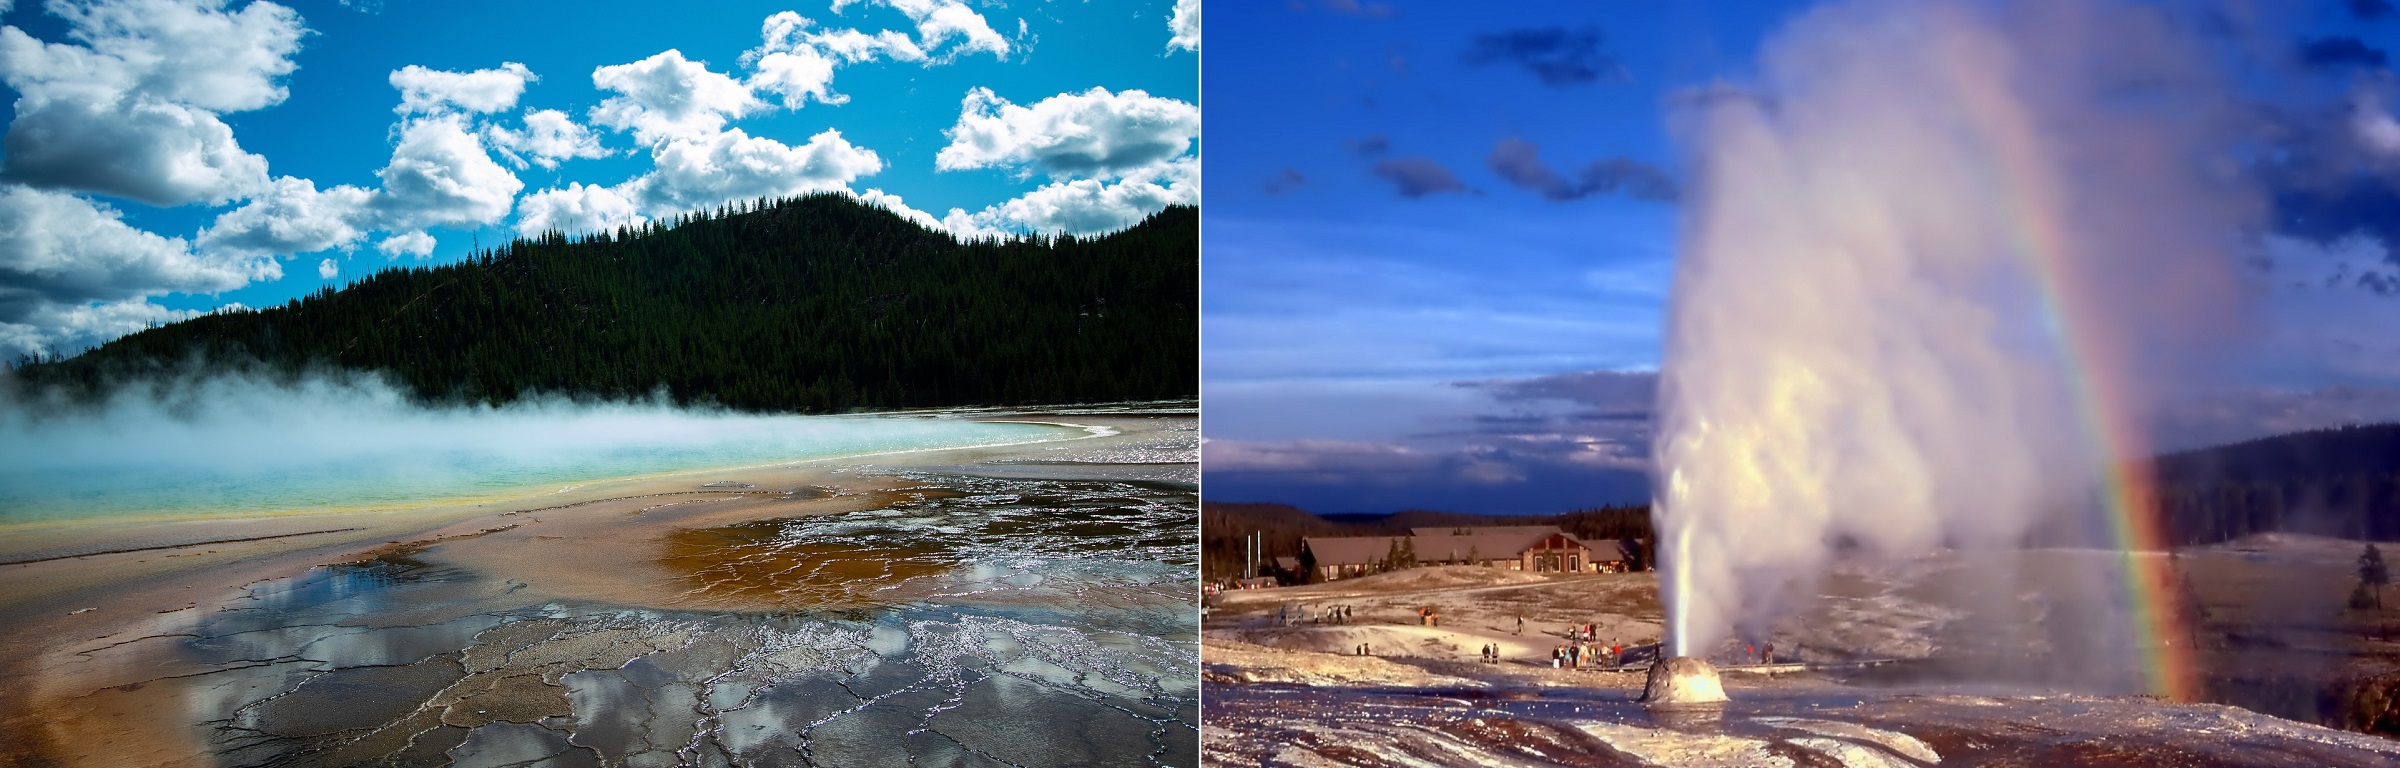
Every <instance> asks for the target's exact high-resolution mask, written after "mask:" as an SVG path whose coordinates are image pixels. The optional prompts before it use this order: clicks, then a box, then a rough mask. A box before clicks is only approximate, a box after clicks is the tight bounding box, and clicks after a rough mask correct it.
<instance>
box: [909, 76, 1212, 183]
mask: <svg viewBox="0 0 2400 768" xmlns="http://www.w3.org/2000/svg"><path fill="white" fill-rule="evenodd" d="M943 133H944V135H946V136H948V137H949V138H950V144H949V146H946V147H943V148H942V151H941V153H940V154H938V155H936V156H935V157H934V165H935V166H936V167H938V168H941V169H942V170H965V169H972V168H987V167H1010V168H1017V169H1021V170H1024V171H1029V172H1034V171H1038V172H1040V173H1044V174H1048V175H1049V176H1051V177H1052V178H1068V177H1101V178H1107V177H1117V176H1123V175H1127V174H1129V173H1133V172H1136V171H1140V170H1142V169H1146V168H1150V167H1152V166H1156V165H1158V164H1161V163H1164V162H1166V161H1168V160H1170V159H1173V158H1175V157H1178V156H1181V155H1184V154H1185V153H1188V152H1190V151H1191V148H1192V144H1193V142H1194V140H1196V139H1197V138H1198V137H1199V135H1200V108H1199V107H1197V106H1194V105H1192V104H1189V103H1185V102H1183V101H1178V100H1175V99H1168V98H1161V97H1156V96H1151V95H1150V94H1149V93H1147V92H1144V91H1139V90H1129V91H1125V92H1123V93H1110V92H1109V91H1108V89H1106V88H1093V89H1091V90H1089V91H1085V92H1083V93H1062V94H1059V95H1056V96H1052V97H1049V98H1046V99H1043V100H1041V101H1038V102H1034V103H1033V105H1032V106H1020V105H1017V104H1013V103H1010V102H1009V101H1008V100H1007V99H1004V98H1001V97H1000V96H999V94H996V93H993V92H992V91H991V89H989V88H976V89H974V90H971V91H968V92H967V96H966V98H965V100H964V102H963V103H962V104H961V105H960V108H959V115H958V123H957V124H956V125H954V126H952V127H951V128H950V129H948V130H947V131H944V132H943Z"/></svg>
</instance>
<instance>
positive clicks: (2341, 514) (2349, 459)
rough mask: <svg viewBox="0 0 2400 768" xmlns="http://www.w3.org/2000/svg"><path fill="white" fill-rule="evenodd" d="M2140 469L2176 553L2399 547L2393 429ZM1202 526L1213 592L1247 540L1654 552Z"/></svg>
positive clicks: (1597, 535) (1473, 518)
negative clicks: (2256, 539)
mask: <svg viewBox="0 0 2400 768" xmlns="http://www.w3.org/2000/svg"><path fill="white" fill-rule="evenodd" d="M2150 469H2151V471H2152V472H2153V473H2154V474H2153V476H2154V478H2155V479H2156V481H2157V484H2158V497H2159V504H2160V507H2161V512H2162V518H2163V519H2164V521H2165V531H2164V532H2165V534H2166V536H2167V538H2168V540H2169V541H2170V542H2171V543H2174V544H2180V545H2198V544H2213V543H2217V542H2222V541H2229V540H2233V539H2238V538H2241V537H2244V536H2249V535H2252V534H2257V533H2271V532H2284V533H2310V534H2320V535H2326V536H2338V537H2343V538H2353V539H2374V540H2381V541H2394V540H2400V424H2376V425H2369V426H2353V427H2341V428H2335V429H2324V430H2315V431H2309V432H2297V433H2293V434H2288V435H2278V436H2275V437H2268V438H2262V439H2258V440H2251V441H2248V442H2243V443H2235V444H2232V445H2224V446H2218V447H2214V448H2204V449H2199V450H2192V451H2183V452H2178V453H2171V454H2166V455H2163V456H2160V457H2158V458H2157V459H2156V460H2155V461H2154V462H2152V464H2151V467H2150ZM1200 514H1201V526H1202V527H1201V539H1202V550H1201V554H1202V568H1203V574H1204V575H1205V576H1206V577H1207V578H1209V579H1212V580H1214V579H1221V578H1227V577H1231V576H1232V575H1234V574H1236V573H1238V572H1240V571H1241V569H1242V537H1244V536H1247V535H1249V534H1251V533H1252V532H1258V533H1262V534H1264V538H1265V544H1266V556H1267V557H1269V558H1273V557H1278V556H1282V557H1296V556H1298V555H1299V552H1300V538H1301V537H1303V536H1389V535H1396V534H1401V533H1406V532H1407V531H1408V529H1410V528H1438V527H1443V526H1474V525H1557V526H1559V527H1560V528H1563V529H1565V530H1566V531H1567V532H1568V533H1570V534H1573V535H1574V536H1575V537H1576V538H1579V539H1584V540H1587V541H1613V540H1624V539H1634V540H1639V541H1644V542H1647V541H1650V540H1652V536H1651V531H1650V509H1649V507H1648V506H1646V505H1641V506H1624V507H1600V508H1595V509H1584V510H1576V511H1573V512H1566V513H1562V514H1557V515H1532V516H1516V517H1499V516H1484V515H1472V514H1461V513H1456V512H1433V511H1426V510H1410V511H1405V512H1394V513H1389V514H1373V515H1345V514H1337V515H1325V516H1318V515H1314V514H1310V513H1309V512H1308V511H1306V510H1302V509H1299V508H1296V507H1291V506H1287V505H1283V504H1233V503H1220V502H1208V503H1204V504H1202V505H1201V511H1200ZM2100 522H2101V521H2097V520H2094V521H2090V523H2092V524H2094V525H2097V524H2099V523H2100ZM2065 536H2067V534H2061V533H2058V532H2054V531H2036V532H2035V533H2034V535H2033V543H2037V544H2040V543H2058V542H2059V541H2065V540H2067V539H2066V538H2065ZM2053 539H2055V541H2054V540H2053ZM1644 554H1645V555H1646V554H1647V553H1646V552H1645V553H1644Z"/></svg>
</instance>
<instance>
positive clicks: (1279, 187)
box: [1266, 165, 1308, 195]
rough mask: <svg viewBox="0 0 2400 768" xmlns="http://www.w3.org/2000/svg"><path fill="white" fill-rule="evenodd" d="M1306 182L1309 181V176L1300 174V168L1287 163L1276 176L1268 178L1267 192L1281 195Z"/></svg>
mask: <svg viewBox="0 0 2400 768" xmlns="http://www.w3.org/2000/svg"><path fill="white" fill-rule="evenodd" d="M1305 183H1308V177H1307V176H1302V175H1300V171H1299V169H1296V168H1293V167H1291V166H1288V165H1287V166H1284V168H1283V170H1282V171H1279V172H1277V173H1276V174H1275V178H1272V179H1268V180H1267V183H1266V190H1267V194H1270V195H1280V194H1283V193H1285V192H1290V191H1292V190H1293V189H1295V188H1298V187H1299V186H1300V185H1301V184H1305Z"/></svg>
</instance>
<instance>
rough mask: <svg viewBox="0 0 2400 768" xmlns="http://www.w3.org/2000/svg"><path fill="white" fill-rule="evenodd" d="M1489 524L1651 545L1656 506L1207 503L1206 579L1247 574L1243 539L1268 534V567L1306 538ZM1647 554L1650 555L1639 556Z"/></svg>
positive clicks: (1203, 523)
mask: <svg viewBox="0 0 2400 768" xmlns="http://www.w3.org/2000/svg"><path fill="white" fill-rule="evenodd" d="M1488 525H1556V526H1558V527H1559V528H1560V529H1562V530H1565V531H1566V532H1567V533H1568V534H1569V535H1572V536H1574V537H1575V538H1577V539H1581V540H1584V541H1591V542H1600V541H1626V540H1632V541H1636V542H1642V543H1647V542H1649V541H1650V540H1651V536H1650V507H1649V506H1648V505H1631V506H1622V507H1615V506H1609V507H1594V508H1590V509H1578V510H1574V511H1571V512H1562V513H1559V514H1554V515H1514V516H1500V515H1474V514H1466V513H1461V512H1438V511H1433V510H1423V509H1412V510H1405V511H1401V512H1392V513H1387V514H1364V515H1362V514H1336V515H1324V516H1319V515H1316V514H1313V513H1310V512H1309V511H1307V510H1304V509H1300V508H1298V507H1294V506H1290V505H1287V504H1249V503H1229V502H1203V503H1202V504H1201V505H1200V541H1201V543H1200V558H1201V563H1200V568H1201V577H1202V578H1204V579H1208V580H1211V581H1215V580H1219V579H1226V578H1232V577H1234V576H1235V575H1237V574H1239V573H1241V570H1242V565H1243V554H1242V547H1243V545H1242V539H1243V537H1246V536H1249V535H1251V534H1252V533H1258V534H1261V535H1262V538H1263V540H1264V542H1265V556H1266V557H1267V558H1268V560H1267V562H1268V563H1270V564H1271V563H1273V562H1274V561H1273V558H1276V557H1298V556H1299V555H1300V539H1301V538H1302V537H1305V536H1395V535H1402V534H1406V533H1408V532H1409V529H1412V528H1443V527H1473V526H1488ZM1637 555H1641V556H1646V551H1645V552H1642V553H1637Z"/></svg>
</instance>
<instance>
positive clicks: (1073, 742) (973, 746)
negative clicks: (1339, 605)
mask: <svg viewBox="0 0 2400 768" xmlns="http://www.w3.org/2000/svg"><path fill="white" fill-rule="evenodd" d="M1163 421H1164V422H1165V425H1164V428H1155V427H1151V428H1144V429H1130V428H1129V429H1127V430H1126V431H1127V432H1128V433H1129V434H1120V435H1115V436H1113V437H1108V438H1104V439H1096V440H1093V441H1090V442H1089V443H1086V444H1084V445H1080V446H1078V447H1077V448H1078V451H1079V454H1078V456H1077V459H1078V460H1077V461H1075V462H1072V463H1065V462H1062V463H1059V464H1057V465H1054V466H1051V467H1050V469H1049V471H1046V472H1041V473H1029V474H1027V475H1026V476H1017V475H1018V474H1019V470H1020V469H1021V468H1022V465H1018V466H1015V467H1010V468H1009V470H1008V471H1007V472H1005V473H997V474H1007V475H1010V476H1003V477H993V476H982V475H979V474H976V473H974V472H973V470H974V469H976V468H978V467H980V466H983V462H980V461H978V462H963V463H947V462H934V463H930V464H928V465H922V466H908V465H894V466H853V467H848V468H842V469H839V470H836V471H834V472H833V473H832V474H830V475H826V476H824V479H825V480H826V483H825V485H824V486H822V487H803V488H798V489H797V490H798V491H799V492H797V493H793V492H788V491H790V490H792V489H791V488H787V486H790V485H791V484H790V483H789V482H786V481H785V480H784V479H783V478H780V477H776V476H773V475H772V473H769V474H767V475H762V476H758V477H752V476H749V475H741V476H734V475H728V476H725V477H714V476H711V477H709V478H706V479H705V480H703V479H694V480H693V481H692V482H691V483H690V488H688V489H684V490H661V491H657V492H655V493H650V494H644V495H634V496H625V497H615V496H612V497H609V498H605V499H599V500H596V501H593V502H588V503H581V504H579V505H577V506H573V507H572V508H568V507H545V508H543V509H541V510H527V511H525V512H519V513H507V514H502V515H499V516H497V518H495V521H500V520H506V521H511V522H508V523H507V524H505V525H498V526H491V527H488V528H479V529H473V530H470V531H468V532H466V533H463V534H458V535H454V536H447V537H435V538H433V539H429V540H428V542H429V543H424V544H418V545H404V546H392V547H386V548H383V549H382V550H381V551H380V552H379V553H377V554H376V555H375V556H373V557H370V558H368V559H365V560H361V561H358V562H351V563H346V564H340V565H329V566H321V567H317V568H312V569H309V570H307V571H306V572H305V573H300V574H297V575H291V576H283V577H277V578H270V579H266V580H263V581H257V582H254V583H250V584H248V585H247V586H246V587H243V588H242V589H241V590H240V591H239V593H238V594H234V595H232V596H230V597H228V598H226V599H221V600H217V601H213V602H212V601H210V600H207V599H200V600H195V601H194V602H193V603H192V606H191V607H190V608H187V609H182V610H169V611H163V612H161V613H160V614H158V616H157V617H156V618H155V619H152V620H149V621H147V622H145V623H144V624H143V625H142V626H141V627H138V628H135V629H131V630H127V631H123V632H119V633H115V634H111V635H106V636H102V637H98V638H96V639H92V640H88V641H85V642H84V644H83V646H82V647H79V648H78V649H77V651H78V652H77V653H75V654H72V655H71V656H69V657H68V658H70V659H72V660H71V661H70V662H69V663H68V667H70V668H69V669H63V670H58V671H57V672H56V673H55V674H53V675H51V676H50V679H52V680H55V681H67V683H56V682H54V683H52V684H51V685H52V687H63V688H65V690H67V691H69V693H68V694H67V695H65V696H63V697H60V698H59V699H57V700H54V701H52V702H51V704H50V705H49V706H48V707H47V713H46V714H43V715H42V716H41V717H42V718H43V719H46V720H47V721H48V722H46V723H45V725H44V731H45V734H44V736H45V739H46V743H47V744H48V745H49V747H48V749H49V750H50V753H51V754H50V756H51V757H52V758H55V759H58V760H59V761H60V762H61V763H62V764H78V763H86V764H102V765H142V764H153V765H175V764H194V763H200V764H216V765H225V766H352V765H401V766H413V765H426V766H438V765H458V766H510V765H557V766H577V765H611V766H615V765H623V766H677V765H701V766H717V765H723V766H733V765H744V766H748V765H756V766H782V765H828V766H880V765H895V766H897V765H993V766H1003V765H1006V766H1036V765H1123V766H1158V765H1164V766H1190V765H1194V764H1195V763H1196V762H1197V760H1198V741H1199V725H1198V724H1199V697H1198V679H1197V674H1198V670H1197V663H1198V660H1197V657H1198V633H1197V628H1196V627H1194V626H1193V625H1192V616H1194V615H1195V612H1196V608H1197V606H1196V604H1195V597H1196V592H1197V589H1196V582H1195V576H1194V573H1195V558H1196V555H1197V548H1196V546H1195V544H1196V540H1197V532H1196V530H1195V525H1196V520H1197V514H1196V508H1197V502H1196V488H1194V487H1193V486H1192V485H1191V484H1189V483H1186V482H1181V481H1180V480H1179V473H1184V472H1188V471H1189V466H1190V465H1189V457H1190V456H1192V455H1193V454H1194V453H1196V450H1193V451H1186V452H1183V453H1181V454H1177V453H1174V449H1176V448H1180V447H1185V446H1189V447H1191V448H1195V449H1196V440H1194V439H1192V437H1191V433H1190V430H1188V429H1180V428H1178V426H1177V425H1179V424H1188V423H1189V419H1188V418H1182V419H1177V418H1172V417H1169V418H1166V419H1163ZM1111 446H1114V448H1113V449H1112V447H1111ZM1162 446H1163V447H1162ZM1176 455H1181V456H1183V457H1185V458H1186V461H1185V462H1182V463H1180V464H1179V463H1174V462H1158V461H1155V459H1156V458H1159V457H1162V456H1164V457H1169V458H1171V457H1173V456H1176ZM1015 457H1016V458H1024V457H1023V456H1022V455H1021V454H1018V455H1016V456H1015ZM735 474H740V473H735ZM862 489H863V490H862ZM775 510H797V511H800V512H804V514H785V515H784V516H778V517H768V518H765V519H748V520H741V519H739V518H743V517H750V516H755V515H756V514H759V513H760V512H761V511H775ZM828 510H830V511H828ZM544 521H547V522H544ZM705 521H717V522H714V523H712V524H706V525H701V524H697V522H705ZM625 526H637V527H638V528H639V529H641V530H655V532H656V534H657V535H644V536H634V537H629V538H630V539H634V540H642V541H650V542H652V545H651V546H650V547H649V548H648V549H646V550H645V549H643V548H641V547H639V546H635V545H633V544H628V543H626V541H624V540H602V539H599V538H592V539H589V540H588V541H589V542H590V543H589V544H588V545H586V544H584V543H583V542H585V541H587V539H585V538H584V537H585V536H587V535H589V534H594V533H595V532H599V531H615V532H619V533H617V534H615V535H619V536H620V537H621V538H626V537H623V536H622V534H621V530H622V529H623V528H624V527H625ZM587 546H588V549H587ZM579 550H583V551H589V552H591V553H592V555H591V556H590V557H587V558H585V559H584V561H583V562H580V563H574V564H573V566H572V567H564V566H561V565H560V561H561V559H562V557H561V552H565V553H567V554H568V555H572V553H573V552H575V551H579ZM645 551H646V552H648V553H649V554H648V556H647V559H637V558H634V557H632V556H631V555H630V554H629V553H634V552H645ZM512 552H522V553H524V555H523V557H524V558H526V559H527V560H529V561H533V562H538V563H539V567H520V566H521V563H514V562H511V561H510V559H509V558H510V556H511V553H512ZM613 573H623V574H632V575H630V576H626V577H624V578H623V579H622V581H624V582H625V583H627V584H635V585H637V586H639V588H638V589H634V588H620V587H621V586H622V585H620V584H617V583H615V582H608V581H606V580H598V581H595V580H594V578H593V574H613ZM592 584H599V585H600V587H593V586H591V585H592ZM15 722H25V721H23V720H19V721H15ZM16 757H20V758H22V757H24V756H22V755H19V756H16ZM6 762H7V761H5V760H0V763H6ZM28 764H47V763H28Z"/></svg>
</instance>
